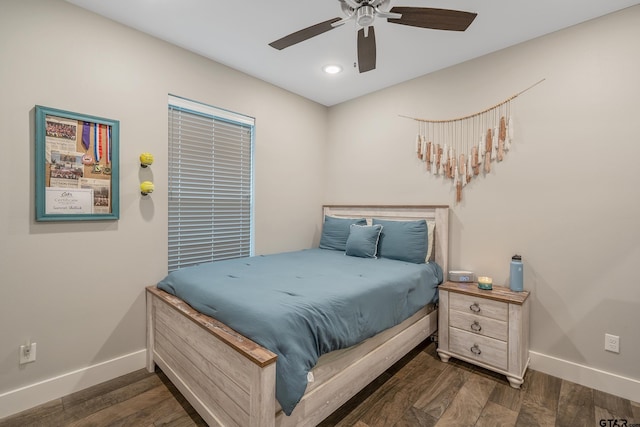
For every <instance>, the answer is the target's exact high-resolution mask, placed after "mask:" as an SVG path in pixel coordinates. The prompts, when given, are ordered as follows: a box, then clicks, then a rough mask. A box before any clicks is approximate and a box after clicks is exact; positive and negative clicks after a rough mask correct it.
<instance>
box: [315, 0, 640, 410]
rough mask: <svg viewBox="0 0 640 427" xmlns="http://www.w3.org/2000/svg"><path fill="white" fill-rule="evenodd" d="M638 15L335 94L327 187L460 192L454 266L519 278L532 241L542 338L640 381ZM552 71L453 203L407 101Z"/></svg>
mask: <svg viewBox="0 0 640 427" xmlns="http://www.w3.org/2000/svg"><path fill="white" fill-rule="evenodd" d="M638 22H640V6H635V7H633V8H629V9H627V10H624V11H621V12H619V13H616V14H613V15H609V16H606V17H603V18H601V19H597V20H594V21H590V22H587V23H584V24H582V25H579V26H576V27H572V28H570V29H567V30H564V31H560V32H557V33H554V34H551V35H548V36H546V37H542V38H539V39H536V40H533V41H530V42H527V43H523V44H520V45H518V46H515V47H512V48H509V49H505V50H503V51H500V52H497V53H495V54H491V55H487V56H484V57H481V58H479V59H476V60H472V61H469V62H466V63H463V64H460V65H458V66H454V67H451V68H449V69H446V70H442V71H440V72H436V73H433V74H430V75H427V76H423V77H421V78H418V79H415V80H412V81H410V82H407V83H404V84H400V85H397V86H394V87H392V88H389V89H386V90H382V91H379V92H377V93H374V94H371V95H368V96H364V97H361V98H359V99H356V100H353V101H351V102H346V103H343V104H341V105H338V106H335V107H333V108H331V109H330V113H329V123H330V128H329V139H328V147H327V161H326V167H327V169H326V176H327V186H326V196H325V199H326V201H327V202H329V203H346V202H349V203H387V204H388V203H409V204H410V203H431V204H449V205H451V207H452V213H451V222H452V224H451V228H450V240H451V241H450V266H451V268H452V269H469V270H473V271H475V272H477V273H479V274H481V275H488V276H492V277H493V278H494V283H498V284H506V285H508V277H509V261H510V258H511V255H513V254H514V253H520V254H522V255H523V257H524V265H525V288H526V289H528V290H530V291H531V292H532V298H533V304H532V313H531V320H532V324H531V350H532V351H534V352H537V353H540V354H543V355H546V356H549V357H551V358H559V359H562V360H564V361H568V362H571V363H574V364H580V365H586V366H589V367H592V368H595V369H600V370H604V371H607V372H609V373H615V374H619V375H622V376H624V377H627V378H631V379H635V380H636V381H639V380H640V368H639V367H638V366H639V365H638V356H639V355H640V332H639V331H640V329H639V328H638V320H639V319H640V311H639V307H640V304H639V303H640V286H639V284H640V279H639V278H638V275H637V270H636V268H637V266H638V260H640V227H638V223H637V218H639V217H640V190H639V189H638V179H637V176H638V168H639V167H640V163H639V162H638V160H640V143H639V141H640V140H639V138H640V137H639V135H640V120H639V119H640V117H639V116H638V113H639V112H640V83H639V80H638V76H639V75H640V55H639V54H638V52H640V25H638ZM542 78H545V79H546V80H545V81H544V82H543V83H542V84H540V85H538V86H536V87H535V88H533V89H531V90H530V91H528V92H526V93H524V94H523V95H521V96H520V97H518V98H516V100H515V101H514V118H515V122H516V127H515V142H514V144H513V148H512V150H511V151H510V152H509V153H508V154H507V156H506V159H505V160H504V161H503V162H501V163H498V164H497V165H496V164H494V167H493V169H492V171H491V173H490V174H489V175H488V176H486V177H481V178H479V179H477V180H474V181H473V182H472V183H471V184H470V185H468V186H467V187H466V188H465V189H464V192H463V201H462V202H461V203H459V204H456V203H455V191H454V190H453V188H452V186H451V184H450V182H451V181H450V180H449V181H447V182H445V181H444V180H443V178H440V177H435V176H432V175H430V174H429V173H427V172H426V171H425V168H424V166H423V164H422V163H420V162H419V160H417V159H416V156H415V153H414V145H415V142H414V141H415V135H416V133H417V131H418V125H417V123H416V122H414V121H412V120H408V119H406V118H401V117H399V115H408V116H410V117H418V118H428V119H448V118H456V117H461V116H465V115H467V114H472V113H474V112H477V111H482V110H483V109H484V108H487V107H490V106H492V105H495V104H497V103H498V102H500V101H502V100H504V99H506V98H508V97H509V96H511V95H513V94H515V93H518V92H519V91H520V90H522V89H525V88H527V87H528V86H529V85H531V84H533V83H535V82H537V81H538V80H540V79H542ZM363 111H366V115H363V114H362V112H363ZM354 123H356V124H358V125H357V126H355V125H354ZM605 333H611V334H614V335H619V336H620V343H621V344H620V348H621V352H620V354H613V353H609V352H605V351H604V334H605ZM547 359H548V358H547ZM534 367H535V366H534ZM636 384H638V383H636ZM636 387H637V386H636ZM635 396H636V400H638V399H639V398H640V388H636V392H635Z"/></svg>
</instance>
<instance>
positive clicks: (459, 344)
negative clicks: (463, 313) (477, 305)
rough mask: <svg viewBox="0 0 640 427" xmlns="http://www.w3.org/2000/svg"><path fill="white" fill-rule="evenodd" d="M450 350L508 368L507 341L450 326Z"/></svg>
mask: <svg viewBox="0 0 640 427" xmlns="http://www.w3.org/2000/svg"><path fill="white" fill-rule="evenodd" d="M449 350H450V351H451V352H452V353H457V354H459V355H460V356H462V357H467V358H470V359H473V360H477V361H479V362H482V363H485V364H487V365H491V366H495V367H496V368H499V369H504V370H506V369H507V368H508V363H507V343H506V342H504V341H499V340H496V339H493V338H489V337H483V336H480V335H477V334H473V333H471V332H466V331H463V330H460V329H456V328H449Z"/></svg>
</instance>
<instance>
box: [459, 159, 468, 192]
mask: <svg viewBox="0 0 640 427" xmlns="http://www.w3.org/2000/svg"><path fill="white" fill-rule="evenodd" d="M460 173H461V174H462V186H463V187H464V186H466V185H467V163H466V162H465V163H463V164H462V169H461V170H460Z"/></svg>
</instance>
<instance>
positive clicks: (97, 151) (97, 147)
mask: <svg viewBox="0 0 640 427" xmlns="http://www.w3.org/2000/svg"><path fill="white" fill-rule="evenodd" d="M93 129H94V149H93V153H94V156H93V157H94V158H95V159H96V163H100V159H101V158H102V125H100V124H98V123H96V124H95V126H94V128H93Z"/></svg>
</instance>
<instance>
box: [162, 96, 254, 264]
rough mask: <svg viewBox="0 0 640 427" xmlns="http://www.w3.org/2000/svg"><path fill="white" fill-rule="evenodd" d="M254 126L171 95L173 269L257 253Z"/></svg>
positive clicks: (247, 120)
mask: <svg viewBox="0 0 640 427" xmlns="http://www.w3.org/2000/svg"><path fill="white" fill-rule="evenodd" d="M253 128H254V119H253V118H250V117H247V116H243V115H240V114H236V113H231V112H228V111H225V110H220V109H217V108H214V107H211V106H208V105H204V104H199V103H196V102H193V101H188V100H185V99H183V98H177V97H173V96H170V97H169V271H174V270H177V269H179V268H181V267H186V266H189V265H195V264H199V263H203V262H209V261H217V260H222V259H228V258H238V257H243V256H250V255H252V254H253V208H252V207H253V161H252V159H253Z"/></svg>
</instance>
